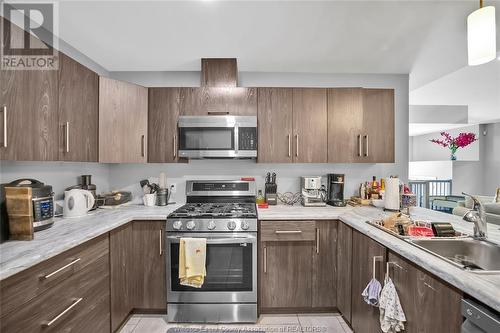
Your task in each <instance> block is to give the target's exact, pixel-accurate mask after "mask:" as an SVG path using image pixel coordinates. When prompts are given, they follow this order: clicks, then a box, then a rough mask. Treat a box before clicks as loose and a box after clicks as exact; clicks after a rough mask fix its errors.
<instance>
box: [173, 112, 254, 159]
mask: <svg viewBox="0 0 500 333" xmlns="http://www.w3.org/2000/svg"><path fill="white" fill-rule="evenodd" d="M178 137H179V140H178V141H179V147H178V148H179V150H178V151H179V157H186V158H256V157H257V117H256V116H229V115H227V116H226V115H225V116H181V117H179V122H178Z"/></svg>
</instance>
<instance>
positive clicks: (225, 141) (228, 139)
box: [179, 127, 234, 150]
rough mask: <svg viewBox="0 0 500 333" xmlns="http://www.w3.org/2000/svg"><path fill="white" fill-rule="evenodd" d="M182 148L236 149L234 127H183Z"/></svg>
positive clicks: (181, 133)
mask: <svg viewBox="0 0 500 333" xmlns="http://www.w3.org/2000/svg"><path fill="white" fill-rule="evenodd" d="M179 149H180V150H234V128H231V127H181V128H179Z"/></svg>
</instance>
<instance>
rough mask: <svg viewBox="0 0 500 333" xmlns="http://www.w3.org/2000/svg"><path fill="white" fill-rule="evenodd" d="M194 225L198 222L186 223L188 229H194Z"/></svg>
mask: <svg viewBox="0 0 500 333" xmlns="http://www.w3.org/2000/svg"><path fill="white" fill-rule="evenodd" d="M194 227H196V224H195V223H194V221H189V222H188V223H186V228H187V229H188V230H193V229H194Z"/></svg>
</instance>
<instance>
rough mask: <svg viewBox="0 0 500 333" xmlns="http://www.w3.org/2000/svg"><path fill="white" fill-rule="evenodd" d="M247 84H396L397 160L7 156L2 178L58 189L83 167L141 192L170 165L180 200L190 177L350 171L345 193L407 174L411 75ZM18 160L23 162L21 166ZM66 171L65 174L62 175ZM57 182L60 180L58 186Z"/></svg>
mask: <svg viewBox="0 0 500 333" xmlns="http://www.w3.org/2000/svg"><path fill="white" fill-rule="evenodd" d="M192 73H193V72H187V73H185V74H183V73H180V72H174V73H143V72H138V73H136V72H134V73H110V75H111V77H114V78H119V79H123V80H127V81H130V82H134V83H138V84H141V85H144V86H180V85H185V86H198V85H199V83H200V82H199V81H200V80H199V73H197V75H196V76H195V75H193V74H192ZM239 77H240V84H241V85H242V86H253V87H257V86H308V87H367V88H370V87H373V88H375V87H376V88H394V89H395V111H396V126H395V127H396V139H395V141H396V142H395V143H396V148H395V149H396V163H394V164H257V163H255V161H248V160H247V161H245V160H242V161H232V160H225V161H213V160H201V161H191V162H190V163H189V164H110V165H99V164H90V165H94V166H95V167H94V169H93V170H86V171H84V170H81V169H82V168H85V167H88V164H85V163H68V164H66V163H59V162H56V163H43V162H35V163H27V164H26V163H18V162H2V164H0V166H1V168H2V170H1V171H0V172H1V174H2V178H4V176H5V178H6V179H7V178H8V179H7V180H10V179H15V178H20V177H27V176H32V177H35V178H36V177H38V178H40V180H42V181H45V182H47V183H51V184H53V185H54V186H55V187H56V188H57V190H58V191H61V190H62V189H64V187H66V186H69V185H73V184H75V182H76V180H75V178H76V176H78V175H80V174H84V173H91V174H92V173H95V174H96V175H109V178H108V181H105V180H102V181H101V180H100V176H99V177H97V178H99V179H96V180H95V181H94V183H95V184H96V185H97V186H98V192H100V191H102V190H104V189H108V188H109V189H121V188H128V189H130V190H133V191H134V192H135V193H140V192H139V191H140V188H139V185H138V184H139V181H140V180H141V179H144V178H149V177H155V178H156V177H158V174H159V172H160V171H165V172H166V173H167V176H168V177H169V182H176V183H177V184H178V189H179V190H178V192H177V194H176V195H175V200H177V201H181V200H184V186H185V185H184V182H185V180H186V179H190V178H200V177H203V178H205V177H208V178H217V177H226V178H227V177H230V178H235V177H239V176H255V177H256V178H258V179H257V181H258V184H259V187H262V186H261V185H262V177H264V176H265V173H266V172H267V171H274V172H276V173H277V175H278V190H279V191H280V192H285V191H294V192H296V191H298V190H299V177H300V176H307V175H326V174H327V173H345V174H346V182H347V183H346V196H350V195H353V194H354V193H355V192H356V189H357V187H358V185H359V183H361V182H363V181H366V180H370V179H371V177H372V176H377V177H378V178H380V177H386V176H389V175H398V176H399V177H401V178H402V179H407V178H408V138H409V137H408V75H375V74H367V75H364V74H338V75H337V74H299V73H297V74H295V73H245V72H243V73H240V74H239ZM18 165H19V166H21V167H19V168H18ZM61 175H65V176H63V177H61ZM56 185H57V186H56Z"/></svg>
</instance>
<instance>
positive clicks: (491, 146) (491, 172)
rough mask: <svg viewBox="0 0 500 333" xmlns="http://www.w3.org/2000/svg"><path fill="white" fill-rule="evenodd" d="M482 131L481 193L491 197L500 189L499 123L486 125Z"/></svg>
mask: <svg viewBox="0 0 500 333" xmlns="http://www.w3.org/2000/svg"><path fill="white" fill-rule="evenodd" d="M483 130H485V131H486V135H485V136H482V138H483V147H482V149H481V153H482V166H483V170H482V174H483V192H484V193H485V194H488V195H493V194H494V193H495V192H496V189H497V188H499V187H500V122H499V123H494V124H487V125H485V126H484V127H483Z"/></svg>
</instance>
